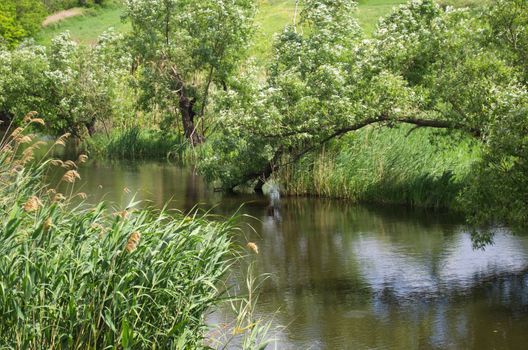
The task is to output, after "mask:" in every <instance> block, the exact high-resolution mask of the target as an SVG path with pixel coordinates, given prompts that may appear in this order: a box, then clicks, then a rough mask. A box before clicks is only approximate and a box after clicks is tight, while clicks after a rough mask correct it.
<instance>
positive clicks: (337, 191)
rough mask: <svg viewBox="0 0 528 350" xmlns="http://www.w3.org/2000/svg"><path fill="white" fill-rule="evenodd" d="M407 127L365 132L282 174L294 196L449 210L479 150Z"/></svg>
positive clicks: (464, 143)
mask: <svg viewBox="0 0 528 350" xmlns="http://www.w3.org/2000/svg"><path fill="white" fill-rule="evenodd" d="M410 130H411V128H410V127H397V128H392V129H376V128H369V129H365V130H362V131H360V132H356V133H354V134H351V135H348V136H347V137H345V138H343V139H341V140H338V141H336V142H335V143H334V144H332V145H327V147H326V148H325V149H324V150H322V151H320V152H318V153H316V154H313V155H310V156H307V157H304V158H303V159H302V161H301V162H300V163H299V164H296V165H295V166H290V167H289V168H287V169H285V170H284V171H283V172H282V173H281V180H282V181H281V182H282V183H283V184H284V185H285V190H286V191H287V192H288V193H290V194H295V195H315V196H323V197H336V198H346V199H351V200H353V201H358V202H378V203H379V202H385V203H394V204H407V205H411V206H416V207H431V208H454V207H455V206H456V203H455V200H456V197H457V193H459V191H460V190H461V188H462V187H463V186H464V185H465V184H466V182H467V176H468V175H469V174H470V170H471V166H472V165H473V164H474V162H475V161H477V160H478V159H479V149H478V147H476V145H473V144H472V143H471V140H469V139H466V138H460V139H455V138H450V137H439V138H438V137H437V138H435V140H436V144H432V143H431V133H432V132H433V131H430V130H417V131H414V132H412V133H410V134H409V131H410Z"/></svg>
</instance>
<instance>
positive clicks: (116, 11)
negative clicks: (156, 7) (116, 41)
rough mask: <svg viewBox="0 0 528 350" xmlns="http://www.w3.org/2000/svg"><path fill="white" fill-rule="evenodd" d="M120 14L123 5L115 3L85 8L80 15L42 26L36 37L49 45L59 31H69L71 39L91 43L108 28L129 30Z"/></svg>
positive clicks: (128, 25)
mask: <svg viewBox="0 0 528 350" xmlns="http://www.w3.org/2000/svg"><path fill="white" fill-rule="evenodd" d="M122 15H123V7H122V6H120V5H117V4H112V5H109V6H107V7H103V8H97V9H87V10H85V11H84V14H83V15H81V16H76V17H72V18H67V19H64V20H63V21H60V22H57V23H55V24H51V25H49V26H47V27H45V28H43V29H42V31H41V32H40V34H39V35H38V36H37V38H36V39H37V42H39V43H40V44H43V45H49V44H50V43H51V40H52V39H53V38H54V37H55V36H57V35H58V34H59V33H62V32H65V31H69V32H70V34H71V37H72V39H73V40H75V41H77V42H79V43H82V44H93V43H95V42H96V40H97V38H98V37H99V36H100V35H101V34H102V33H104V32H105V31H107V30H108V29H109V28H114V29H115V30H116V31H117V32H127V31H129V30H130V24H129V23H127V22H123V21H122V20H121V16H122Z"/></svg>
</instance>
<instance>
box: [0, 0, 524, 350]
mask: <svg viewBox="0 0 528 350" xmlns="http://www.w3.org/2000/svg"><path fill="white" fill-rule="evenodd" d="M366 2H367V1H362V2H360V7H359V8H360V11H361V10H362V7H361V6H362V5H363V4H364V3H366ZM399 2H400V1H396V0H395V1H391V0H387V1H384V2H383V4H382V5H383V6H390V5H392V4H395V3H399ZM101 3H102V2H101V1H93V2H91V1H79V2H77V1H73V2H72V1H36V0H23V1H9V0H8V1H3V2H2V3H1V4H0V38H1V39H0V121H1V122H2V126H3V128H4V129H7V130H8V133H7V134H6V135H7V136H3V138H2V141H1V142H0V217H1V223H2V224H1V227H0V273H1V274H2V276H3V277H2V279H1V280H0V312H1V314H2V320H1V321H0V333H1V334H3V335H5V336H4V337H3V338H2V339H1V340H0V347H6V348H17V347H18V348H50V347H57V348H62V347H68V348H82V347H84V346H88V347H90V348H101V347H111V346H117V345H116V344H119V345H120V346H121V347H123V348H132V347H134V348H150V347H158V348H195V347H201V346H204V342H203V337H204V331H205V326H204V314H205V312H206V311H207V310H208V309H209V308H210V307H211V306H214V305H216V303H217V301H218V298H219V287H218V286H219V285H220V282H221V281H222V280H223V278H224V276H225V273H226V271H227V270H228V268H229V267H230V266H231V263H232V262H233V261H234V260H233V259H234V251H233V248H232V245H231V241H230V232H232V230H233V228H232V223H231V222H230V221H229V222H226V223H219V222H214V223H213V222H211V221H209V218H208V217H207V216H206V217H203V218H201V219H197V218H189V217H185V216H182V215H180V214H174V213H170V215H169V214H168V213H166V212H153V211H141V210H139V211H134V210H124V211H123V210H111V209H110V208H109V207H107V206H106V205H105V204H100V205H98V206H95V207H89V206H86V205H85V204H83V203H81V204H75V201H76V200H78V199H79V198H82V197H83V196H84V195H83V194H75V193H73V192H72V184H73V183H74V182H75V181H77V180H78V179H79V176H80V175H79V174H78V173H77V171H76V169H77V165H78V164H76V163H75V162H71V161H70V162H63V161H58V160H44V161H43V162H35V163H31V162H33V159H32V158H33V152H34V150H35V149H36V148H37V147H39V143H33V142H32V136H30V135H27V133H26V132H27V131H31V132H40V133H43V134H47V135H53V136H59V135H63V136H60V137H59V139H58V141H57V143H56V146H61V145H62V144H64V142H65V139H66V137H67V136H64V135H70V136H72V137H73V138H74V139H75V140H77V142H80V143H82V145H83V147H84V148H85V150H87V151H89V152H91V153H92V155H98V156H110V157H123V158H134V157H157V156H160V157H165V156H170V157H177V158H179V159H187V160H192V161H194V162H196V163H197V166H198V169H199V170H200V171H201V172H202V174H203V175H204V176H205V178H206V179H207V180H208V181H210V182H211V183H214V184H215V186H218V187H222V188H223V189H225V190H229V191H233V190H237V189H240V188H242V187H249V188H253V189H255V190H257V191H261V190H262V189H263V186H264V185H265V184H266V183H267V182H269V181H274V182H276V183H278V184H279V185H280V187H281V189H282V190H283V192H286V193H289V194H296V195H319V196H328V197H339V198H348V199H351V200H355V201H375V202H389V203H403V204H408V205H414V206H425V207H433V208H449V209H456V210H460V211H462V212H464V213H465V214H466V215H467V217H468V219H469V220H470V221H471V222H473V223H478V224H481V223H510V224H521V225H526V223H527V222H528V217H527V215H528V214H527V213H528V163H527V162H528V138H527V136H526V135H527V134H528V114H527V113H528V86H527V83H528V3H527V2H526V1H525V0H498V1H495V2H482V3H476V2H474V1H467V2H463V3H462V5H468V6H469V5H471V6H470V7H465V6H462V7H456V8H454V7H452V6H451V5H457V6H458V5H460V4H461V3H460V2H459V1H455V0H448V1H447V0H446V1H442V2H440V3H436V2H435V1H433V0H412V1H410V2H408V3H407V4H404V5H401V6H399V7H396V8H394V9H393V10H392V11H391V12H390V13H388V14H387V15H386V16H384V17H383V18H382V19H381V20H380V21H379V22H377V25H376V26H375V29H374V25H373V22H368V21H366V18H369V16H366V15H365V14H363V15H361V16H363V17H361V16H360V19H361V21H358V20H357V18H356V17H357V15H356V14H357V4H356V2H354V1H351V0H303V1H270V2H262V1H259V2H256V1H252V0H193V1H189V0H127V1H124V2H122V3H118V4H117V5H116V7H114V8H111V9H112V11H113V10H115V9H117V12H112V16H114V15H115V14H116V13H119V14H121V13H122V14H123V15H124V19H125V20H126V21H128V22H127V23H128V24H127V25H126V30H123V31H122V32H119V31H117V32H116V31H114V30H109V31H106V32H105V33H103V34H102V35H101V36H99V37H98V38H97V39H96V40H91V41H90V43H91V44H90V45H83V44H79V43H78V42H76V41H75V40H73V39H72V37H71V35H70V34H69V33H62V34H59V35H57V36H55V37H54V38H53V39H52V40H51V41H50V42H49V44H47V45H46V46H44V45H39V44H37V43H36V42H35V41H34V40H31V39H28V38H31V37H34V36H36V35H37V32H38V31H39V30H40V26H41V22H42V19H43V18H44V16H45V15H46V12H47V11H53V10H57V9H63V8H68V7H70V6H77V5H83V6H84V5H85V6H90V5H95V4H101ZM379 4H381V2H379ZM272 6H277V8H278V7H280V8H282V9H288V11H290V13H291V19H292V20H291V21H290V23H289V25H287V26H286V28H284V29H283V30H281V31H280V33H279V34H278V35H276V37H275V38H274V40H273V43H271V44H270V43H267V42H259V40H262V35H263V33H266V32H267V33H268V34H271V33H273V32H274V31H275V29H270V28H277V27H279V26H280V25H281V23H277V22H274V21H271V20H269V22H267V23H268V24H269V27H267V28H265V29H264V30H263V29H262V28H260V29H258V28H257V25H256V18H257V19H258V18H260V20H261V21H262V20H263V18H265V16H263V15H262V13H261V14H259V13H258V9H259V7H260V8H264V9H268V10H269V9H270V8H272ZM383 8H384V9H385V10H388V8H386V7H383ZM363 9H364V7H363ZM385 10H380V11H382V12H385ZM379 13H380V14H381V12H379ZM259 16H260V17H259ZM365 21H366V22H365ZM367 22H368V23H367ZM261 23H262V22H261ZM365 28H366V29H365ZM28 111H38V113H39V118H35V114H33V113H31V114H29V115H26V113H27V112H28ZM41 118H42V119H41ZM13 130H14V131H13ZM84 159H85V157H84V156H83V157H80V158H79V161H78V162H82V161H83V160H84ZM30 164H31V165H30ZM52 165H58V166H61V167H62V168H64V176H63V177H62V178H61V180H60V183H59V184H58V185H57V186H51V185H50V184H46V183H44V181H43V176H44V174H45V173H46V172H47V169H48V168H49V167H50V166H52ZM477 238H478V237H477ZM175 310H176V312H175ZM253 326H254V323H253V320H249V321H248V324H246V325H245V326H241V325H237V327H238V330H240V329H242V333H245V330H247V331H248V332H247V333H248V338H247V339H249V340H247V342H246V343H244V347H248V348H253V347H254V348H259V346H260V342H259V341H257V340H258V336H259V334H260V333H259V328H258V327H253ZM36 330H37V331H36ZM237 332H238V331H237V328H235V330H234V333H235V334H236V333H237Z"/></svg>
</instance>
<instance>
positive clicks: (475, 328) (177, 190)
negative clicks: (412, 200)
mask: <svg viewBox="0 0 528 350" xmlns="http://www.w3.org/2000/svg"><path fill="white" fill-rule="evenodd" d="M81 175H82V177H83V179H82V184H81V190H82V191H84V192H86V193H88V194H89V196H90V200H99V199H101V198H106V199H108V200H110V201H113V202H115V203H117V204H118V205H121V206H123V207H126V206H127V205H128V203H129V202H130V201H131V200H132V199H133V197H134V196H135V198H136V199H141V200H145V201H149V203H150V205H155V206H158V207H161V206H163V205H164V204H165V203H166V202H168V201H170V203H171V204H170V206H171V207H173V208H179V209H181V210H190V209H192V208H193V207H195V206H196V205H201V206H202V207H205V208H210V207H213V206H214V211H215V212H217V213H220V214H224V215H230V214H232V213H233V212H235V211H236V210H237V208H238V207H239V206H240V205H241V204H242V203H246V204H245V205H244V207H243V209H242V212H243V213H246V214H250V215H252V216H254V217H255V218H256V219H255V220H250V219H248V220H250V221H251V224H252V226H253V227H254V228H255V231H256V232H253V231H252V230H249V229H248V230H244V232H242V233H241V234H240V237H239V239H240V243H242V244H244V243H245V242H247V241H253V242H256V243H257V244H258V246H259V250H260V254H259V255H256V256H254V257H253V258H252V259H254V260H255V266H256V270H257V271H256V272H257V273H258V274H263V273H268V274H270V278H269V279H268V280H267V281H266V282H265V283H264V285H263V287H262V289H261V295H260V299H259V304H258V313H259V314H260V315H262V316H265V317H266V316H267V317H271V316H273V317H274V319H275V323H276V324H277V325H282V326H286V327H283V328H280V329H279V330H277V331H276V334H275V336H276V338H277V340H278V343H277V348H278V349H528V235H525V234H522V233H517V234H516V235H513V234H511V233H510V232H508V231H507V230H497V232H496V235H495V244H494V245H493V246H489V247H487V248H486V250H485V251H482V250H477V251H476V250H473V249H472V245H471V238H470V234H469V233H468V232H467V230H466V228H465V227H464V226H463V224H462V222H461V221H460V220H457V219H455V218H452V217H449V216H447V215H440V214H431V213H424V212H413V211H409V210H404V209H402V208H398V207H365V206H357V205H351V204H346V203H343V202H339V201H330V200H319V199H282V200H281V201H280V207H279V208H277V209H273V208H270V206H269V203H270V201H269V199H268V198H267V197H259V196H252V195H251V196H250V195H242V196H226V195H222V194H220V193H215V192H214V191H213V190H212V189H210V188H208V187H207V186H205V185H204V183H203V181H202V180H201V179H200V178H199V177H198V176H196V175H194V174H193V172H192V171H191V170H188V169H181V168H178V167H177V166H175V165H170V164H165V163H110V162H92V163H90V164H88V165H87V166H85V167H83V168H82V169H81ZM125 187H126V188H128V189H130V193H127V192H128V191H124V190H123V189H124V188H125ZM257 219H258V220H257ZM235 280H236V276H235ZM239 283H241V284H243V283H244V282H243V278H242V277H240V281H239ZM227 317H228V316H226V315H225V314H224V313H223V312H221V311H218V312H215V313H213V314H212V315H211V316H210V318H209V322H211V323H221V322H225V321H226V318H227Z"/></svg>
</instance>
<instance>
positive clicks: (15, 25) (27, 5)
mask: <svg viewBox="0 0 528 350" xmlns="http://www.w3.org/2000/svg"><path fill="white" fill-rule="evenodd" d="M45 16H46V11H45V9H44V6H43V5H42V2H41V1H40V0H2V2H0V46H2V45H4V46H7V47H10V48H12V47H15V46H16V45H17V44H18V43H20V42H21V41H22V40H23V39H24V38H27V37H30V36H33V35H35V34H36V33H37V32H38V31H39V30H40V26H41V23H42V20H43V19H44V17H45Z"/></svg>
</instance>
